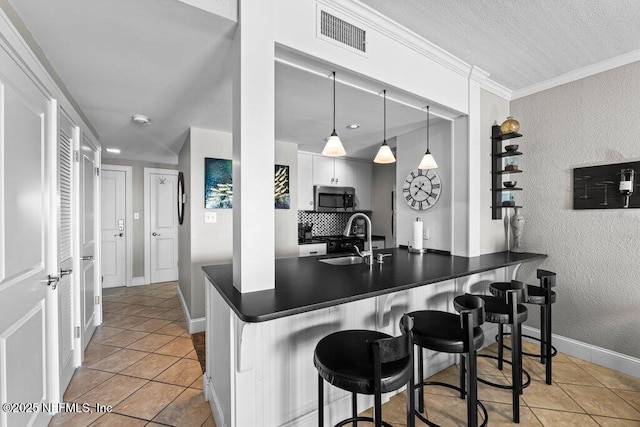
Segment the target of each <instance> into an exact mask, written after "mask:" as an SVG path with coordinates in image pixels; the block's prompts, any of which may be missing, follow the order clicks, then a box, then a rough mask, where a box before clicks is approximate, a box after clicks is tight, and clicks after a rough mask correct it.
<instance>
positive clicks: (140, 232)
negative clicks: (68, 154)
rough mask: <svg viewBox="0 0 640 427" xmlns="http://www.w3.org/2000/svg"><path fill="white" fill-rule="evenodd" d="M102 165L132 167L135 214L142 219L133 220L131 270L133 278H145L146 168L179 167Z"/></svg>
mask: <svg viewBox="0 0 640 427" xmlns="http://www.w3.org/2000/svg"><path fill="white" fill-rule="evenodd" d="M102 164H103V165H121V166H131V167H132V170H133V171H132V174H133V178H132V180H131V181H132V186H133V195H132V197H133V200H132V205H133V212H134V213H135V212H138V213H139V214H140V219H133V218H132V219H131V221H132V224H133V227H132V228H133V229H132V237H131V240H132V249H131V250H132V252H133V253H132V254H131V256H132V260H131V261H132V262H131V264H132V267H131V270H132V276H133V277H144V168H162V169H177V168H178V166H177V165H167V164H163V163H149V162H138V161H134V160H119V159H102Z"/></svg>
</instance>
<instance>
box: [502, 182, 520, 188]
mask: <svg viewBox="0 0 640 427" xmlns="http://www.w3.org/2000/svg"><path fill="white" fill-rule="evenodd" d="M517 183H518V181H505V182H503V183H502V185H504V186H505V187H507V188H513V187H515V186H516V184H517Z"/></svg>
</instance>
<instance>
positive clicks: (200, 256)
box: [179, 128, 298, 319]
mask: <svg viewBox="0 0 640 427" xmlns="http://www.w3.org/2000/svg"><path fill="white" fill-rule="evenodd" d="M205 157H213V158H223V159H231V158H232V139H231V134H230V133H226V132H219V131H214V130H207V129H198V128H191V129H190V136H189V139H188V140H187V142H186V143H185V144H184V146H183V147H182V150H181V152H180V157H179V158H180V160H179V161H180V171H182V172H183V173H184V175H185V188H186V189H187V190H186V192H187V193H188V196H187V201H188V204H187V207H185V212H186V213H185V217H186V216H187V215H188V216H189V217H190V220H189V222H187V219H186V218H185V221H184V224H183V226H182V227H181V228H180V237H179V239H180V245H181V248H182V247H183V246H185V247H186V245H189V246H190V249H189V250H188V251H187V250H185V251H184V253H183V252H181V254H180V271H181V273H180V290H181V292H182V295H183V297H184V298H185V302H186V303H187V305H188V306H189V307H188V308H189V315H190V317H191V318H192V319H197V318H201V317H204V316H205V288H204V283H205V281H204V276H203V273H202V270H201V267H202V266H204V265H212V264H227V263H231V262H232V261H233V210H232V209H205V208H204V159H205ZM275 162H276V163H277V164H284V165H289V166H290V168H289V177H290V194H291V206H292V209H278V210H276V212H275V224H273V225H272V226H274V227H275V237H276V241H275V245H276V248H275V251H276V257H278V258H282V257H291V256H297V255H298V229H297V210H296V207H297V206H298V187H297V185H298V182H297V179H296V177H297V176H298V146H297V145H296V144H290V143H284V142H277V141H276V152H275ZM187 177H189V178H187ZM187 182H189V183H188V184H187ZM206 211H215V212H216V213H217V222H216V223H215V224H205V223H204V214H205V212H206ZM264 226H265V227H267V226H269V225H268V224H265V225H264ZM260 244H261V242H260V236H256V245H260ZM184 272H188V273H187V274H183V273H184Z"/></svg>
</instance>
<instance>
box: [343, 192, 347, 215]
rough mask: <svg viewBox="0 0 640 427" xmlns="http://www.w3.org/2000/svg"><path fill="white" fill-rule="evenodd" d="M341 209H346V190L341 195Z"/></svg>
mask: <svg viewBox="0 0 640 427" xmlns="http://www.w3.org/2000/svg"><path fill="white" fill-rule="evenodd" d="M342 209H344V210H345V212H346V211H347V192H346V191H345V192H344V194H343V195H342Z"/></svg>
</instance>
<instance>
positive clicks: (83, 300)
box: [79, 136, 97, 350]
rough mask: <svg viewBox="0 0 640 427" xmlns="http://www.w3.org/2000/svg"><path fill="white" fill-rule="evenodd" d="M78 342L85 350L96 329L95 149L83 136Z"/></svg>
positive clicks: (81, 155)
mask: <svg viewBox="0 0 640 427" xmlns="http://www.w3.org/2000/svg"><path fill="white" fill-rule="evenodd" d="M80 153H81V154H80V217H81V218H80V275H79V276H80V319H81V326H80V335H81V336H80V339H81V341H82V350H84V349H85V348H86V347H87V344H89V340H90V339H91V336H92V335H93V332H94V331H95V329H96V326H95V315H96V301H95V295H96V292H95V285H96V282H95V278H96V270H95V269H96V263H95V258H94V257H95V253H96V233H95V227H96V224H95V221H96V215H95V210H96V175H97V173H96V168H97V165H96V149H95V148H94V147H93V146H92V144H91V143H90V142H89V141H88V140H87V139H86V137H84V136H83V138H82V149H81V150H80Z"/></svg>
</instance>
